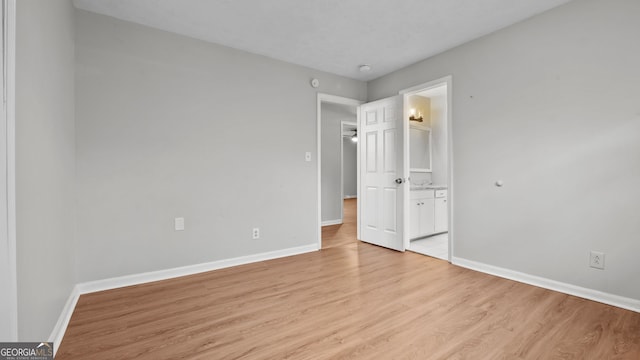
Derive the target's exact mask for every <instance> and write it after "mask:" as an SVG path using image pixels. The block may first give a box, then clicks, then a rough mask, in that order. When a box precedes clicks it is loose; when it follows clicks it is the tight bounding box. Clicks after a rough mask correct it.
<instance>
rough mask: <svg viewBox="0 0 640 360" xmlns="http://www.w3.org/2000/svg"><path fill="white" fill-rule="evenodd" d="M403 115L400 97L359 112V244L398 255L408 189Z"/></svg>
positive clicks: (401, 239)
mask: <svg viewBox="0 0 640 360" xmlns="http://www.w3.org/2000/svg"><path fill="white" fill-rule="evenodd" d="M402 114H403V106H402V97H401V96H395V97H392V98H387V99H383V100H378V101H375V102H372V103H368V104H363V105H361V106H360V107H359V112H358V119H359V120H358V121H359V130H358V138H359V141H358V146H359V147H360V151H359V154H360V159H359V160H360V161H359V162H358V163H359V167H360V169H359V174H360V193H359V201H358V202H359V204H358V206H361V207H362V208H361V211H360V218H359V219H358V221H359V226H360V240H362V241H365V242H368V243H371V244H375V245H380V246H384V247H387V248H391V249H394V250H399V251H404V241H403V235H404V224H405V222H404V199H405V191H406V189H407V188H406V186H408V185H406V184H405V183H404V179H406V177H407V176H406V175H405V168H406V161H405V152H406V151H405V146H404V137H405V129H404V123H403V119H402ZM397 179H400V180H398V182H400V183H398V182H397V181H396V180H397Z"/></svg>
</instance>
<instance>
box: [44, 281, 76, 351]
mask: <svg viewBox="0 0 640 360" xmlns="http://www.w3.org/2000/svg"><path fill="white" fill-rule="evenodd" d="M79 298H80V292H79V291H78V285H76V286H74V287H73V289H72V290H71V294H70V295H69V298H67V302H66V303H65V304H64V307H63V308H62V312H61V313H60V316H59V317H58V321H57V322H56V325H55V326H54V327H53V331H52V332H51V335H49V340H48V341H49V342H52V343H53V356H54V357H55V356H56V352H58V348H59V347H60V343H61V342H62V337H63V336H64V333H65V331H66V330H67V325H69V320H71V315H72V314H73V310H74V309H75V308H76V304H77V303H78V299H79Z"/></svg>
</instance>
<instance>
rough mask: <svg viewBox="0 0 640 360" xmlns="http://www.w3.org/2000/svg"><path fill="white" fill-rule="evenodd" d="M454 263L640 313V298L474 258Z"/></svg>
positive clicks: (457, 258) (461, 259)
mask: <svg viewBox="0 0 640 360" xmlns="http://www.w3.org/2000/svg"><path fill="white" fill-rule="evenodd" d="M451 263H452V264H453V265H457V266H461V267H464V268H467V269H471V270H475V271H479V272H482V273H485V274H490V275H495V276H499V277H501V278H505V279H509V280H514V281H518V282H521V283H525V284H529V285H533V286H537V287H541V288H545V289H549V290H554V291H558V292H561V293H564V294H569V295H574V296H577V297H581V298H584V299H588V300H593V301H597V302H600V303H603V304H607V305H612V306H616V307H619V308H623V309H627V310H631V311H635V312H638V313H640V300H636V299H632V298H627V297H623V296H618V295H614V294H609V293H605V292H602V291H597V290H593V289H588V288H584V287H580V286H576V285H571V284H567V283H563V282H560V281H555V280H551V279H546V278H543V277H538V276H534V275H529V274H525V273H521V272H518V271H514V270H509V269H505V268H501V267H497V266H493V265H487V264H484V263H480V262H477V261H473V260H467V259H463V258H459V257H452V258H451Z"/></svg>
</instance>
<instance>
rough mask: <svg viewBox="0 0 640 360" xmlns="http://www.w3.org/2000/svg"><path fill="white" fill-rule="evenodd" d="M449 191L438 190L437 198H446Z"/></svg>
mask: <svg viewBox="0 0 640 360" xmlns="http://www.w3.org/2000/svg"><path fill="white" fill-rule="evenodd" d="M446 197H447V190H446V189H445V190H436V198H446Z"/></svg>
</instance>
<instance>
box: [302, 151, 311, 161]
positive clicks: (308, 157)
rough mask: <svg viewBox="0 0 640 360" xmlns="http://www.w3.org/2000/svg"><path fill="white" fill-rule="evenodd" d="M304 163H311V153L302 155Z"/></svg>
mask: <svg viewBox="0 0 640 360" xmlns="http://www.w3.org/2000/svg"><path fill="white" fill-rule="evenodd" d="M304 161H311V152H310V151H307V152H306V153H304Z"/></svg>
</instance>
